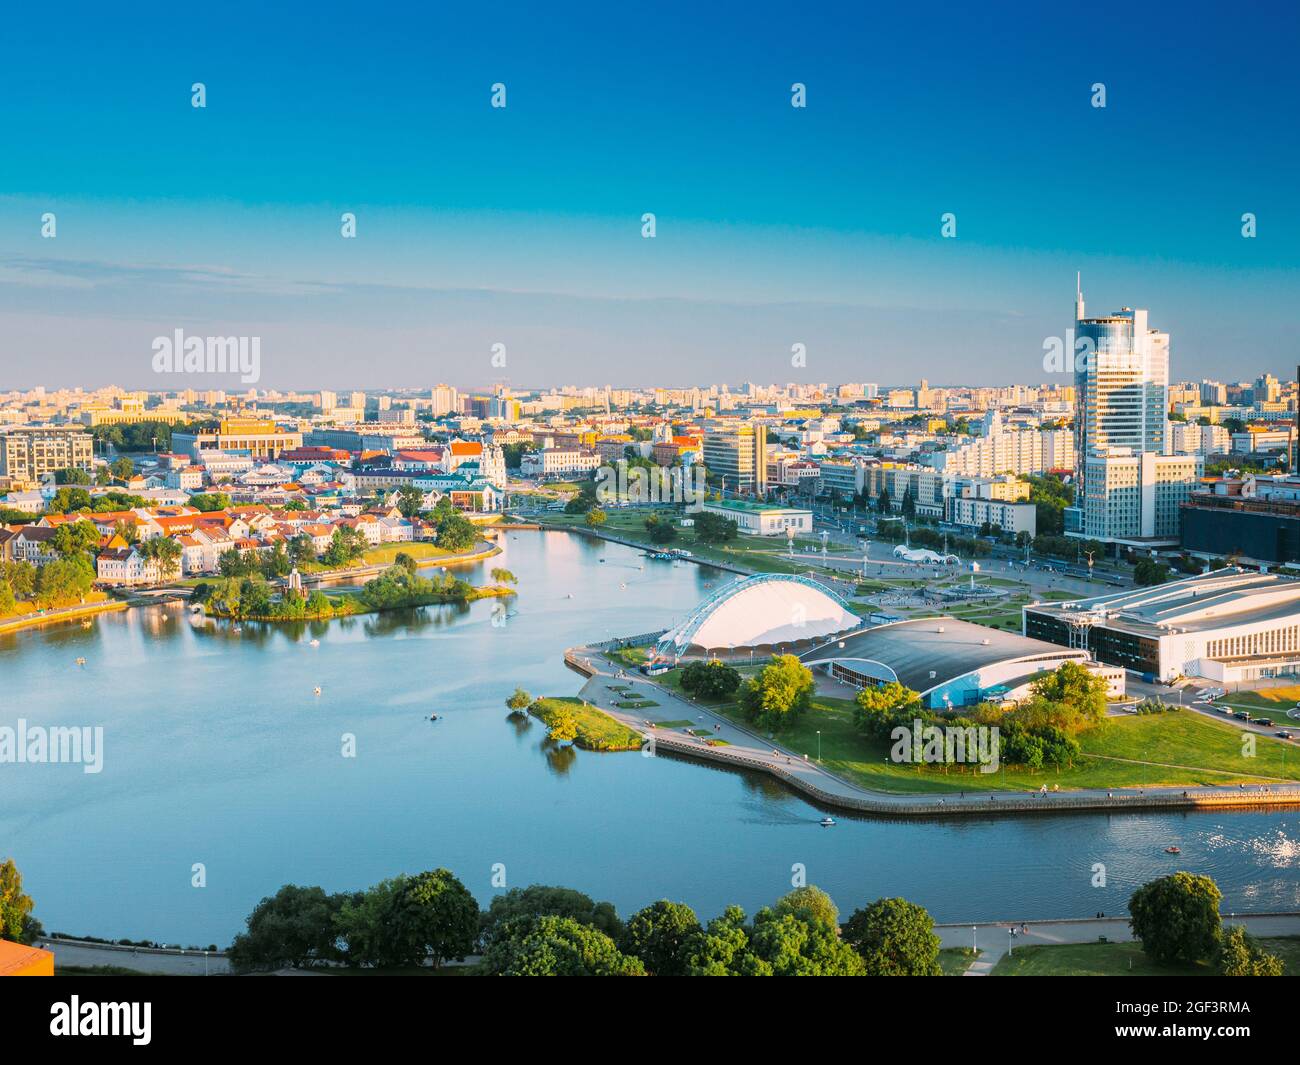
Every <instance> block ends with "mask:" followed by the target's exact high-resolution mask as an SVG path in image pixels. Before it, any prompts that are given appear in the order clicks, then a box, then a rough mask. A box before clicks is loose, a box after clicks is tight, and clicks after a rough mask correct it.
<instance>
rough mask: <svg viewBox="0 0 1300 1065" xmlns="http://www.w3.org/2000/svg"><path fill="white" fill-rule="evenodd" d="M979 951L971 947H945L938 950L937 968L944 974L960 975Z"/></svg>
mask: <svg viewBox="0 0 1300 1065" xmlns="http://www.w3.org/2000/svg"><path fill="white" fill-rule="evenodd" d="M980 953H981V952H980V951H978V950H975V949H974V948H972V947H946V948H944V949H943V950H941V951H939V968H940V969H942V970H943V975H944V976H961V975H963V974H964V973H965V972H966V970H967V969H969V968H970V965H971V962H973V961H974V960H975V959H976V958H978V957H979V956H980Z"/></svg>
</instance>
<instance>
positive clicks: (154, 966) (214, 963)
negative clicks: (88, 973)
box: [36, 939, 230, 976]
mask: <svg viewBox="0 0 1300 1065" xmlns="http://www.w3.org/2000/svg"><path fill="white" fill-rule="evenodd" d="M36 945H37V946H38V947H43V948H44V949H45V950H52V951H54V965H55V968H56V969H59V968H62V967H64V966H70V965H71V966H77V967H79V968H86V967H90V966H102V965H111V966H114V967H115V968H119V969H134V970H135V971H136V972H141V973H156V974H159V975H162V976H216V975H219V974H225V973H229V972H230V963H229V962H228V961H227V960H226V957H225V955H224V954H218V955H207V956H205V955H204V954H203V952H202V951H197V952H196V951H186V952H185V953H183V954H182V953H176V952H173V951H158V950H151V949H148V948H145V947H140V948H138V949H132V948H130V947H114V946H109V945H107V944H97V943H85V942H80V941H78V942H76V943H68V942H65V941H63V940H60V939H53V940H48V939H47V940H38V941H37V943H36Z"/></svg>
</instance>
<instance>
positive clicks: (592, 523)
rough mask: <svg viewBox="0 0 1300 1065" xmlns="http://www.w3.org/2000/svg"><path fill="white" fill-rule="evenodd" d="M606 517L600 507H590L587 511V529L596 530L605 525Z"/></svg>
mask: <svg viewBox="0 0 1300 1065" xmlns="http://www.w3.org/2000/svg"><path fill="white" fill-rule="evenodd" d="M606 518H607V515H606V514H605V512H604V511H603V510H601V509H600V507H592V508H591V509H590V510H589V511H587V528H589V529H596V528H599V527H600V526H601V525H604V524H605V520H606Z"/></svg>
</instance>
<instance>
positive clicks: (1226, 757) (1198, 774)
mask: <svg viewBox="0 0 1300 1065" xmlns="http://www.w3.org/2000/svg"><path fill="white" fill-rule="evenodd" d="M742 672H750V669H749V667H745V668H744V670H742ZM657 679H658V680H659V681H661V682H667V686H668V687H671V688H672V689H674V690H675V691H677V692H678V693H679V694H680V693H681V685H680V670H673V671H672V672H671V673H666V674H664V675H663V676H662V677H659V678H657ZM702 705H704V706H707V707H708V708H709V709H711V710H715V711H717V712H719V713H721V714H723V715H724V716H726V717H728V718H731V719H732V720H734V721H737V722H738V723H741V724H745V723H746V722H745V719H744V716H743V714H742V713H741V711H740V708H739V706H738V705H737V703H736V702H735V700H730V701H727V702H723V703H703V704H702ZM853 711H854V703H853V702H852V700H849V699H835V698H831V697H829V696H824V695H817V696H814V698H813V705H812V709H811V710H810V711H809V712H808V713H807V714H805V715H803V717H801V718H799V719H797V720H796V721H795V722H794V723H793V724H792V725H791V726H790V727H789V728H788V729H787V730H785V731H784V732H782V733H781V735H780V736H779V737H778V741H779V742H780V743H781V744H782V746H784V747H787V748H789V749H790V750H793V751H795V752H797V753H799V754H807V755H808V756H809V757H810V758H814V759H815V758H816V757H817V750H818V735H817V734H818V732H819V731H820V733H821V737H820V742H821V756H822V764H823V765H825V766H826V768H827V769H829V770H830V771H831V772H833V773H836V774H838V775H839V776H842V777H844V778H845V779H847V780H851V781H853V782H854V783H855V784H858V785H860V786H862V787H864V788H870V789H872V790H875V791H885V792H896V793H903V794H907V793H917V792H960V791H1022V792H1023V791H1037V790H1038V789H1039V788H1040V787H1042V785H1043V784H1046V785H1047V786H1048V787H1049V788H1050V787H1053V786H1059V787H1060V788H1061V789H1062V790H1070V789H1076V788H1125V787H1128V788H1141V787H1155V786H1157V785H1170V786H1175V785H1182V786H1192V785H1197V784H1236V783H1240V782H1249V781H1254V780H1261V779H1267V778H1285V779H1289V780H1300V750H1294V749H1293V750H1287V744H1286V743H1285V742H1283V741H1280V740H1274V739H1271V738H1268V737H1259V738H1258V740H1257V744H1256V754H1255V757H1254V758H1249V759H1247V758H1243V757H1242V755H1241V733H1240V732H1239V731H1238V730H1237V729H1234V728H1232V727H1231V726H1230V725H1226V724H1223V723H1222V722H1218V721H1214V720H1212V719H1209V718H1206V717H1204V716H1203V715H1199V714H1196V713H1194V712H1192V711H1190V710H1175V711H1170V712H1169V713H1165V714H1147V715H1133V716H1125V717H1122V718H1112V719H1109V720H1108V721H1107V723H1106V724H1105V725H1104V726H1103V727H1101V728H1099V729H1096V730H1094V731H1093V732H1091V733H1086V734H1085V735H1084V736H1082V737H1081V744H1082V747H1083V754H1084V757H1083V758H1081V759H1080V761H1079V762H1078V763H1077V764H1075V765H1074V766H1072V767H1070V768H1068V769H1061V770H1055V769H1044V770H1040V771H1038V772H1034V771H1033V770H1029V769H1021V768H1006V767H1003V768H1000V769H999V770H998V771H997V772H996V773H982V772H979V771H978V769H977V768H976V767H970V768H957V767H944V766H929V765H921V766H917V765H914V764H908V763H897V762H892V761H890V760H889V748H890V743H889V742H888V741H887V740H877V739H869V738H867V737H864V736H862V735H861V734H860V733H859V732H858V730H857V728H856V727H855V726H854V724H853ZM1117 759H1128V761H1120V760H1117ZM1143 762H1153V763H1157V764H1154V765H1146V764H1140V763H1143ZM1180 767H1187V768H1180Z"/></svg>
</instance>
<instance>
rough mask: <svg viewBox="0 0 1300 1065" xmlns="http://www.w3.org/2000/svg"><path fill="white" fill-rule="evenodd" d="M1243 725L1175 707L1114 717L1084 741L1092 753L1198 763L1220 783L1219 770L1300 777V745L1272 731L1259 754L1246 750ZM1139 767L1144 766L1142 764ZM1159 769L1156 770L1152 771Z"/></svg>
mask: <svg viewBox="0 0 1300 1065" xmlns="http://www.w3.org/2000/svg"><path fill="white" fill-rule="evenodd" d="M1244 735H1246V733H1243V732H1242V731H1241V730H1240V729H1237V728H1234V727H1233V726H1232V725H1229V724H1226V723H1225V722H1222V721H1215V720H1214V719H1213V718H1208V717H1206V716H1205V715H1204V714H1198V713H1197V712H1195V711H1194V710H1181V709H1176V710H1171V711H1168V712H1167V713H1163V714H1136V715H1134V716H1132V717H1125V718H1114V719H1112V720H1111V721H1110V725H1109V727H1108V728H1105V729H1102V730H1099V731H1098V732H1096V733H1095V734H1090V735H1088V736H1087V737H1086V738H1085V739H1084V742H1083V747H1084V751H1085V752H1087V753H1088V754H1093V755H1099V756H1105V757H1109V758H1128V759H1133V760H1134V761H1139V760H1141V761H1149V762H1161V763H1164V764H1165V765H1170V766H1176V765H1187V766H1196V767H1198V768H1199V769H1202V770H1217V771H1218V773H1204V774H1203V775H1202V776H1201V777H1200V778H1199V779H1198V781H1197V782H1203V783H1206V784H1221V783H1224V779H1223V777H1222V776H1220V775H1219V774H1220V773H1228V774H1232V775H1233V779H1234V781H1235V780H1237V779H1242V780H1247V779H1259V778H1262V777H1276V778H1283V779H1286V780H1300V750H1295V749H1291V750H1288V746H1289V745H1288V744H1287V743H1286V742H1285V741H1283V740H1277V739H1274V738H1272V737H1271V736H1260V735H1258V734H1256V733H1250V735H1252V736H1254V737H1255V755H1254V757H1253V758H1246V757H1243V755H1242V737H1243V736H1244ZM1138 768H1140V767H1138ZM1153 772H1154V770H1153ZM1186 782H1188V781H1187V778H1186V775H1185V774H1184V779H1180V780H1159V779H1157V778H1154V777H1153V778H1152V779H1149V780H1144V781H1143V783H1147V784H1157V783H1166V784H1182V783H1186Z"/></svg>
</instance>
